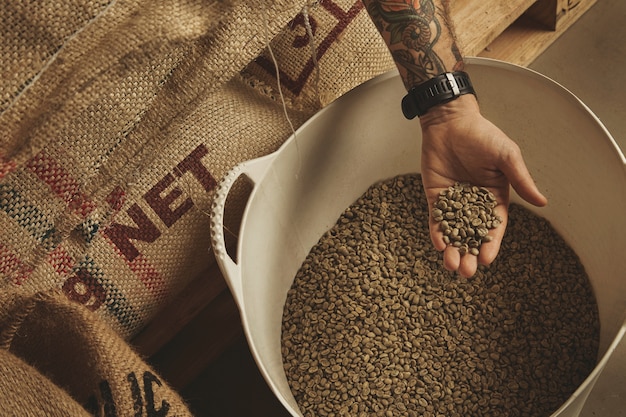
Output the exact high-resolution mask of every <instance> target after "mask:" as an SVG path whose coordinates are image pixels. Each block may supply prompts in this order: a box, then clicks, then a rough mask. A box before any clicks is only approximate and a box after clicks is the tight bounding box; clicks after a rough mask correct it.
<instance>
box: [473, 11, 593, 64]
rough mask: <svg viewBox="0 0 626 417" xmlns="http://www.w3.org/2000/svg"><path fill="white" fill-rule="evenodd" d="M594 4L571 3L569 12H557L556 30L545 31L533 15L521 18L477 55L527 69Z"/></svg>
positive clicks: (543, 22)
mask: <svg viewBox="0 0 626 417" xmlns="http://www.w3.org/2000/svg"><path fill="white" fill-rule="evenodd" d="M596 2H597V0H581V1H580V2H578V3H574V2H571V3H572V4H574V5H573V7H572V8H571V9H567V10H566V11H565V12H563V10H560V14H559V19H558V21H557V22H556V29H555V30H550V29H548V28H546V26H545V24H546V21H545V20H544V21H541V20H537V18H536V16H534V15H532V14H529V15H527V14H524V15H522V16H521V17H520V18H518V19H517V20H516V21H515V22H514V24H512V25H511V26H509V27H508V28H507V29H506V30H505V31H504V32H503V33H502V34H501V35H500V36H498V37H497V38H496V39H495V40H494V41H493V42H492V43H491V44H490V45H489V46H487V47H486V48H485V49H484V50H483V51H480V52H479V53H478V55H479V56H482V57H486V58H494V59H500V60H503V61H508V62H512V63H514V64H518V65H522V66H527V65H529V64H530V63H531V62H533V61H534V60H535V58H537V57H538V56H539V55H540V54H541V53H542V52H543V51H545V50H546V48H548V46H550V45H551V44H552V43H553V42H554V41H555V40H556V39H557V38H558V37H559V36H561V35H562V34H563V33H564V32H565V31H566V30H567V29H568V28H569V27H570V26H571V25H572V24H573V23H574V22H576V21H577V20H578V19H579V18H580V17H581V16H582V15H583V14H584V13H585V12H586V11H587V10H589V9H590V8H591V7H592V6H593V5H594V4H595V3H596Z"/></svg>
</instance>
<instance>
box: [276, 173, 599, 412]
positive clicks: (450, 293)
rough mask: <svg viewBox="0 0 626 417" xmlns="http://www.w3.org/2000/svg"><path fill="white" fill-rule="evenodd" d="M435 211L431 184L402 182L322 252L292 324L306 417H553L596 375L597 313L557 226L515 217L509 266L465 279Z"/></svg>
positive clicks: (292, 294)
mask: <svg viewBox="0 0 626 417" xmlns="http://www.w3.org/2000/svg"><path fill="white" fill-rule="evenodd" d="M429 210H430V208H429V207H428V203H427V201H426V198H425V196H424V193H423V189H422V185H421V177H420V176H419V175H407V176H399V177H396V178H393V179H390V180H388V181H384V182H381V183H379V184H375V185H373V186H372V187H371V188H370V189H369V190H368V191H367V192H366V193H365V194H364V195H363V196H362V197H361V198H360V199H359V200H358V201H356V202H355V203H354V204H353V205H352V206H350V207H349V208H348V209H347V210H346V211H345V212H344V213H343V214H342V215H341V216H340V218H339V220H338V222H337V224H336V225H335V226H333V227H332V228H331V229H330V230H329V231H328V232H327V233H326V234H324V235H323V236H322V237H321V239H320V240H319V242H318V243H317V244H316V245H315V246H314V247H313V248H312V249H311V251H310V253H309V255H308V257H307V258H306V260H305V261H304V263H303V265H302V267H301V269H300V270H299V271H298V274H297V276H296V277H295V280H294V282H293V286H292V288H291V289H290V290H289V292H288V295H287V300H286V304H285V307H284V314H283V323H282V325H283V327H282V356H283V362H284V368H285V372H286V376H287V380H288V382H289V384H290V387H291V390H292V392H293V394H294V396H295V398H296V401H297V403H298V404H299V406H300V409H301V411H302V413H303V414H304V415H305V416H339V415H346V416H357V417H364V416H385V417H386V416H394V417H395V416H411V417H415V416H425V417H434V416H448V417H455V416H463V417H468V416H528V417H530V416H533V417H536V416H548V415H550V414H551V413H552V412H554V411H555V410H556V409H557V408H558V407H559V406H560V405H561V404H563V403H564V402H565V401H566V400H567V398H568V397H569V396H570V395H571V394H572V393H573V392H574V390H575V389H576V388H577V387H578V386H579V385H580V384H581V383H582V381H583V380H584V379H585V378H586V377H587V376H588V374H589V373H590V372H591V370H592V369H593V367H594V365H595V361H596V355H597V350H598V340H599V319H598V310H597V304H596V301H595V298H594V295H593V293H592V289H591V285H590V283H589V280H588V277H587V275H586V273H585V270H584V268H583V266H582V265H581V263H580V261H579V259H578V257H577V255H576V254H575V253H574V252H573V251H572V249H571V248H570V247H569V246H568V245H567V244H566V243H565V242H564V240H563V239H562V238H561V237H560V236H559V235H558V234H557V233H556V232H555V230H554V229H553V228H552V226H551V225H550V223H549V222H548V221H547V220H545V219H543V218H541V217H538V216H537V215H535V214H533V213H531V212H530V211H529V210H528V209H525V208H524V207H522V206H519V205H512V206H511V207H510V217H509V224H508V228H507V232H506V234H505V237H504V240H503V242H502V247H501V251H500V254H499V255H498V258H497V259H496V261H495V262H494V263H493V264H492V265H491V266H489V267H479V270H478V272H477V274H476V275H475V276H474V277H472V278H470V279H465V278H462V277H459V276H458V275H455V274H454V273H451V272H449V271H446V270H445V269H444V268H443V267H442V259H441V253H439V252H437V251H436V250H435V249H434V248H433V246H432V243H431V241H430V236H429V232H428V214H429ZM465 256H472V255H469V254H467V255H465Z"/></svg>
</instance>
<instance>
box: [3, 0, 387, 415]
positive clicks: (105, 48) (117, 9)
mask: <svg viewBox="0 0 626 417" xmlns="http://www.w3.org/2000/svg"><path fill="white" fill-rule="evenodd" d="M0 2H1V3H2V6H1V7H0V21H2V22H3V24H2V25H0V71H1V76H0V278H1V279H2V281H1V282H2V284H1V285H0V287H2V288H3V289H4V291H5V293H4V300H3V302H4V303H5V309H4V310H3V312H2V314H3V315H4V316H3V322H4V325H5V326H10V324H11V323H13V321H14V320H15V319H16V317H11V314H18V313H19V314H22V312H23V311H24V310H23V309H24V308H25V307H24V306H23V305H29V306H35V307H34V308H35V310H33V313H32V314H35V316H30V315H29V316H28V317H37V318H38V319H41V320H45V323H46V326H49V328H50V331H49V332H44V333H42V337H44V336H45V339H42V340H41V341H40V342H41V343H37V344H33V345H31V346H29V344H30V343H33V341H34V340H36V338H34V337H33V336H32V334H34V333H32V332H35V331H42V332H43V331H44V330H45V329H46V328H47V327H41V328H40V329H39V330H36V329H38V328H37V327H36V326H35V324H36V323H35V321H36V320H34V319H29V320H27V324H28V326H30V327H21V328H23V329H26V328H28V329H32V332H31V331H30V330H29V332H30V333H29V335H30V336H29V337H26V338H20V337H17V338H15V337H14V336H15V334H14V335H13V336H11V337H9V338H8V339H7V340H5V349H8V350H5V351H3V352H2V361H3V367H4V364H7V365H6V367H5V368H6V373H5V374H10V375H12V378H14V379H15V380H16V381H19V380H25V379H28V378H26V377H25V375H27V374H28V375H30V374H32V372H37V371H38V372H41V374H34V375H35V376H32V378H34V379H33V380H37V381H43V382H42V384H43V385H45V386H46V387H48V385H49V384H48V382H51V383H53V384H58V387H57V388H54V387H53V388H50V390H51V391H50V392H53V391H52V390H55V389H56V391H54V392H55V394H54V395H55V396H56V395H57V393H58V395H59V398H60V397H62V396H63V395H62V393H61V391H64V390H65V392H66V394H67V396H69V397H71V398H74V399H78V400H77V401H78V403H80V404H83V403H84V401H85V398H86V397H87V396H88V395H92V396H93V394H94V393H99V394H98V395H100V396H101V397H102V395H104V394H103V391H102V386H100V385H98V384H100V383H101V382H102V381H109V382H107V384H109V385H110V386H111V390H112V392H113V394H114V395H115V389H114V388H113V387H114V385H115V384H114V383H113V382H111V381H114V380H121V381H122V382H123V381H126V382H125V384H126V390H127V391H128V389H130V390H131V391H133V390H134V389H135V387H136V384H138V385H139V386H140V387H141V388H142V389H144V388H145V386H146V384H147V385H149V386H151V387H153V388H155V387H157V386H158V387H161V385H159V383H158V382H156V381H155V380H153V379H152V378H153V376H154V374H152V373H151V371H149V370H148V369H147V368H142V366H144V365H142V364H141V363H139V362H137V363H135V362H133V365H132V366H130V365H129V366H126V367H122V368H119V369H121V370H120V373H119V375H117V374H116V375H117V376H113V375H109V374H107V373H106V372H105V369H104V368H106V367H110V366H112V362H115V360H116V358H117V357H118V356H117V354H115V352H117V351H118V350H119V349H121V350H122V351H123V350H124V349H125V348H124V346H123V344H119V345H118V344H111V343H109V342H107V340H109V338H112V339H111V340H117V339H114V335H113V334H112V333H111V332H109V331H108V330H106V331H105V330H104V328H103V327H98V325H96V324H95V323H92V324H91V325H90V326H91V327H85V326H84V324H83V322H81V320H82V321H86V320H87V317H86V314H85V311H83V310H80V311H79V310H77V309H74V307H72V305H71V304H69V303H65V302H62V300H60V299H59V297H56V296H55V297H53V299H52V298H50V296H42V295H41V294H49V293H50V291H53V292H54V293H55V294H57V293H58V294H60V297H62V298H63V297H64V298H65V299H66V301H68V302H69V301H71V302H75V303H78V304H82V307H86V309H87V310H86V311H91V312H93V313H92V314H93V315H94V317H97V318H98V319H99V320H101V321H102V322H103V323H104V324H106V329H108V328H111V329H113V331H114V332H115V333H116V334H117V335H119V337H121V339H128V338H129V337H131V336H132V335H134V334H135V333H136V332H137V331H138V330H140V329H141V328H142V327H143V326H144V325H145V324H146V323H147V322H148V321H149V320H150V319H151V318H152V317H153V316H154V314H155V313H156V312H157V311H158V310H159V308H160V307H161V306H163V305H164V304H165V303H167V301H168V300H170V299H171V297H172V296H173V295H174V294H176V293H177V292H178V291H179V290H181V289H182V288H184V286H185V285H186V284H187V283H188V282H189V280H190V279H191V278H193V277H195V276H197V275H198V274H199V273H200V272H201V271H203V270H205V269H207V268H208V267H209V266H210V264H211V263H213V262H214V258H213V257H212V254H211V253H210V239H209V220H210V219H209V215H208V214H207V213H208V212H209V207H210V205H211V198H212V196H213V191H214V188H215V186H216V183H217V182H218V181H219V180H220V178H221V177H222V176H223V175H224V174H225V173H226V172H228V171H229V170H230V169H231V168H232V167H233V166H234V165H235V164H237V163H239V162H241V161H244V160H247V159H251V158H255V157H259V156H262V155H265V154H267V153H270V152H272V151H274V150H276V149H277V148H278V147H279V146H280V145H281V144H282V143H283V142H284V141H285V140H286V139H287V138H288V137H289V135H290V134H291V133H292V129H295V128H297V127H298V126H300V125H301V124H302V123H303V122H304V121H306V120H307V119H308V118H309V117H311V116H312V115H313V114H314V113H315V112H316V111H318V110H319V109H320V107H322V106H323V105H326V104H327V103H329V102H331V101H332V100H334V99H335V98H337V97H338V96H340V95H342V94H343V93H345V92H346V91H348V90H350V89H351V88H353V87H355V86H357V85H359V84H361V83H362V82H364V81H366V80H368V79H370V78H372V77H374V76H376V75H378V74H380V73H382V72H384V71H387V70H389V69H391V68H392V67H393V63H392V60H391V58H390V56H389V54H388V51H387V49H386V47H385V45H384V43H383V42H382V40H381V39H380V36H379V35H378V33H377V31H376V29H375V27H374V25H373V24H372V23H371V21H370V20H369V17H368V16H367V13H366V11H365V10H364V8H363V4H362V3H361V1H360V0H322V1H316V2H309V3H307V2H306V0H265V1H264V0H249V1H243V0H230V1H228V0H167V1H164V0H156V1H155V0H150V1H147V0H126V1H122V0H120V1H113V0H63V1H60V0H38V1H20V2H15V1H12V0H0ZM279 81H280V82H279ZM234 194H235V195H232V196H230V197H231V198H229V205H227V215H228V214H229V213H232V214H231V217H232V219H231V220H228V217H227V222H231V223H232V224H233V225H234V226H233V227H232V228H233V229H236V224H237V213H239V212H240V211H241V210H240V208H241V207H242V206H243V205H244V204H245V196H244V194H243V192H242V193H241V195H239V194H238V193H237V192H235V193H234ZM13 291H19V294H20V296H19V297H17V298H16V299H15V300H14V301H15V303H17V304H23V305H22V307H19V308H18V307H17V304H16V307H15V308H7V307H6V306H8V305H10V303H12V302H13V301H11V297H13V296H14V295H15V294H16V293H15V292H13ZM6 303H9V304H6ZM55 308H59V309H61V310H62V311H63V312H64V314H65V315H63V314H61V313H59V314H55V312H54V311H53V310H54V309H55ZM44 312H46V313H47V314H44ZM60 314H61V315H60ZM67 315H70V316H71V315H76V316H77V318H76V320H78V321H76V320H73V319H67V320H66V319H65V318H64V319H63V320H64V322H63V323H55V320H58V319H60V317H66V316H67ZM70 323H71V324H72V325H76V326H79V327H77V328H75V329H71V328H69V327H68V326H69V324H70ZM23 325H24V324H22V326H23ZM7 328H8V327H7ZM7 328H3V330H2V331H3V332H5V334H6V329H7ZM81 332H83V333H85V332H95V333H94V334H93V335H92V334H89V335H87V334H82V333H81ZM98 332H102V335H100V334H98ZM17 334H19V333H17ZM67 334H70V335H72V337H67V336H66V335H67ZM103 335H106V337H105V336H103ZM5 337H6V336H5ZM91 337H93V339H89V338H91ZM87 340H89V343H91V344H92V345H89V344H88V345H87V346H85V345H84V344H85V343H87ZM77 344H81V345H82V346H83V347H84V348H85V350H84V351H80V352H77V351H76V350H72V348H75V347H76V346H75V345H77ZM97 346H99V348H96V347H97ZM38 349H44V350H48V351H50V352H55V354H57V355H58V356H59V357H64V356H67V355H72V357H73V358H72V359H73V361H74V362H73V363H74V364H75V365H74V366H73V370H74V371H77V375H80V376H81V377H84V378H87V374H90V375H98V377H97V378H95V379H94V377H91V378H92V379H90V380H89V381H90V382H89V383H88V384H85V385H84V386H83V385H81V384H75V382H76V381H74V380H66V378H70V376H68V375H65V374H63V372H61V370H59V369H56V368H55V367H57V363H56V361H54V360H52V359H51V358H52V356H49V355H48V356H41V357H40V356H39V352H38ZM15 350H18V351H19V352H23V355H22V356H19V355H18V357H14V356H10V355H9V354H8V353H7V352H9V353H11V352H14V351H15ZM24 357H27V359H28V360H26V363H28V365H27V364H25V363H22V362H20V359H19V358H24ZM29 358H31V359H32V358H36V360H34V361H31V360H30V359H29ZM66 359H67V358H66ZM42 361H43V362H42ZM60 363H67V362H64V361H61V362H59V364H60ZM100 363H102V364H103V365H102V367H103V369H100V368H99V366H100V365H99V364H100ZM59 366H60V365H59ZM9 369H11V371H10V372H9ZM87 370H90V371H89V372H88V371H87ZM94 370H95V372H91V371H94ZM49 372H50V373H51V374H49ZM146 372H148V374H146ZM44 374H45V375H44ZM131 375H133V376H132V377H131ZM146 375H147V376H146ZM151 375H152V376H151ZM118 376H120V378H121V379H119V378H118ZM98 378H101V380H97V379H98ZM116 378H117V379H116ZM146 378H147V379H146ZM154 378H157V377H156V376H154ZM70 379H71V378H70ZM131 380H132V381H131ZM157 380H158V378H157ZM18 385H19V384H18ZM128 387H131V388H128ZM46 389H47V388H46ZM83 389H84V392H83ZM77 390H78V391H77ZM79 391H80V392H79ZM105 391H106V389H105ZM21 392H22V391H21V390H17V391H15V393H16V394H15V395H16V397H15V398H19V399H24V401H27V400H28V396H23V395H21V394H20V393H21ZM155 395H156V394H155ZM144 397H145V395H144ZM64 398H65V397H64ZM131 398H132V396H131ZM142 398H143V397H142ZM154 398H155V401H154V403H155V404H160V403H161V400H158V401H157V400H156V397H154ZM8 400H9V399H7V401H8ZM11 401H13V400H11ZM16 401H17V400H16ZM20 401H21V400H20ZM103 401H104V403H106V401H105V399H103V398H100V400H99V402H98V403H99V404H101V403H102V402H103ZM147 401H148V400H146V399H145V398H144V404H145V403H146V402H147ZM167 401H168V402H169V403H171V404H174V403H176V401H175V400H173V399H172V400H169V399H168V400H167ZM27 402H29V404H31V405H34V403H33V402H32V401H27ZM11 404H14V403H13V402H12V403H11ZM15 404H17V403H15ZM125 404H126V405H133V403H132V401H131V402H127V403H125ZM49 405H50V406H51V407H53V406H54V404H49ZM41 406H42V407H44V406H47V405H46V404H43V403H42V404H41ZM120 407H122V406H121V405H120ZM33 414H34V415H36V414H38V413H36V412H35V413H33ZM44 414H46V413H44ZM50 414H51V415H54V413H52V412H51V413H50ZM70 414H71V413H70ZM76 415H79V414H76ZM119 415H121V414H119Z"/></svg>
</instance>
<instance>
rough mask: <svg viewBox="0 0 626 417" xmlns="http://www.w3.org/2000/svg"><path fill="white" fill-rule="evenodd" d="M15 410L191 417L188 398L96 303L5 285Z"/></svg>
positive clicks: (2, 328)
mask: <svg viewBox="0 0 626 417" xmlns="http://www.w3.org/2000/svg"><path fill="white" fill-rule="evenodd" d="M0 370H2V377H1V378H0V403H1V404H2V409H3V412H2V415H4V416H8V415H12V416H28V415H32V416H63V417H67V416H81V415H98V416H107V417H115V416H120V417H121V416H137V415H148V416H189V415H190V413H189V411H188V410H187V407H186V405H185V404H184V402H183V401H182V400H181V398H180V397H179V396H178V394H176V392H174V391H173V390H172V389H171V388H170V387H169V386H168V385H167V384H166V383H165V382H164V381H162V380H160V378H159V377H158V376H157V374H156V373H155V372H154V370H152V369H151V368H150V367H149V366H147V365H146V363H145V362H144V361H143V360H142V359H141V358H139V357H138V356H137V354H135V353H134V352H133V351H132V350H131V349H130V347H128V345H127V344H126V342H125V341H124V340H123V339H121V338H120V336H119V335H118V334H116V333H115V332H114V331H113V330H112V329H111V328H109V327H108V326H107V325H106V324H105V323H104V322H103V321H102V320H100V319H99V318H98V317H97V316H96V315H94V314H93V313H92V312H91V311H90V310H88V309H87V308H85V307H84V306H81V305H79V304H77V303H74V302H71V301H70V300H68V299H67V297H65V296H64V295H62V294H60V293H55V292H51V293H38V294H35V295H25V294H23V293H22V292H16V291H10V292H7V291H0Z"/></svg>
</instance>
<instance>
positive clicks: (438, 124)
mask: <svg viewBox="0 0 626 417" xmlns="http://www.w3.org/2000/svg"><path fill="white" fill-rule="evenodd" d="M420 123H421V126H422V141H423V142H422V181H423V185H424V190H425V192H426V197H427V200H428V203H429V207H432V205H433V203H434V202H435V201H436V200H437V197H438V195H439V192H440V191H441V190H444V189H447V188H448V187H449V186H451V185H453V184H454V183H455V182H468V183H471V184H473V185H478V186H483V187H486V188H488V189H489V190H490V191H491V192H492V193H493V194H494V195H495V197H496V199H497V201H498V205H497V207H496V208H495V210H494V211H495V213H496V214H497V215H499V216H500V217H501V218H502V224H501V225H500V226H498V227H497V228H495V229H492V230H491V231H490V232H489V235H490V236H491V237H492V240H491V241H490V242H487V243H483V244H482V246H481V248H480V254H479V255H478V257H476V256H474V255H470V254H469V253H468V254H465V255H463V256H461V254H460V253H459V251H458V250H457V248H454V247H452V246H448V245H446V243H445V242H444V241H443V233H442V232H441V231H440V230H439V227H438V224H437V223H436V222H435V221H434V220H433V216H432V215H431V216H430V221H429V225H430V235H431V239H432V241H433V244H434V246H435V248H436V249H437V250H440V251H444V266H445V268H446V269H448V270H451V271H458V272H459V274H460V275H462V276H464V277H470V276H472V275H474V273H475V272H476V269H477V266H478V263H480V264H483V265H489V264H490V263H491V262H493V260H494V259H495V258H496V256H497V254H498V251H499V249H500V244H501V242H502V238H503V237H504V232H505V229H506V225H507V221H508V205H509V184H510V185H511V186H512V187H513V188H514V189H515V191H516V192H517V193H518V194H519V195H520V197H522V198H523V199H524V200H526V201H528V202H529V203H531V204H534V205H536V206H543V205H545V204H546V203H547V200H546V198H545V197H544V196H543V195H542V194H541V192H540V191H539V190H538V189H537V186H536V185H535V183H534V181H533V179H532V177H531V176H530V173H529V172H528V169H527V168H526V164H525V163H524V159H523V157H522V154H521V151H520V149H519V146H518V145H517V144H516V143H515V142H514V141H513V140H511V139H510V138H509V137H508V136H507V135H506V134H505V133H504V132H502V131H501V130H500V129H499V128H498V127H496V126H495V125H494V124H493V123H491V122H490V121H489V120H487V119H485V118H484V117H483V116H482V115H481V114H480V111H479V108H478V103H477V102H476V99H475V98H474V96H471V95H467V96H463V97H460V98H458V99H457V100H455V101H453V102H450V103H447V104H445V105H442V106H438V107H436V108H433V109H431V111H430V112H429V113H428V114H426V115H425V116H422V117H421V118H420Z"/></svg>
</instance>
